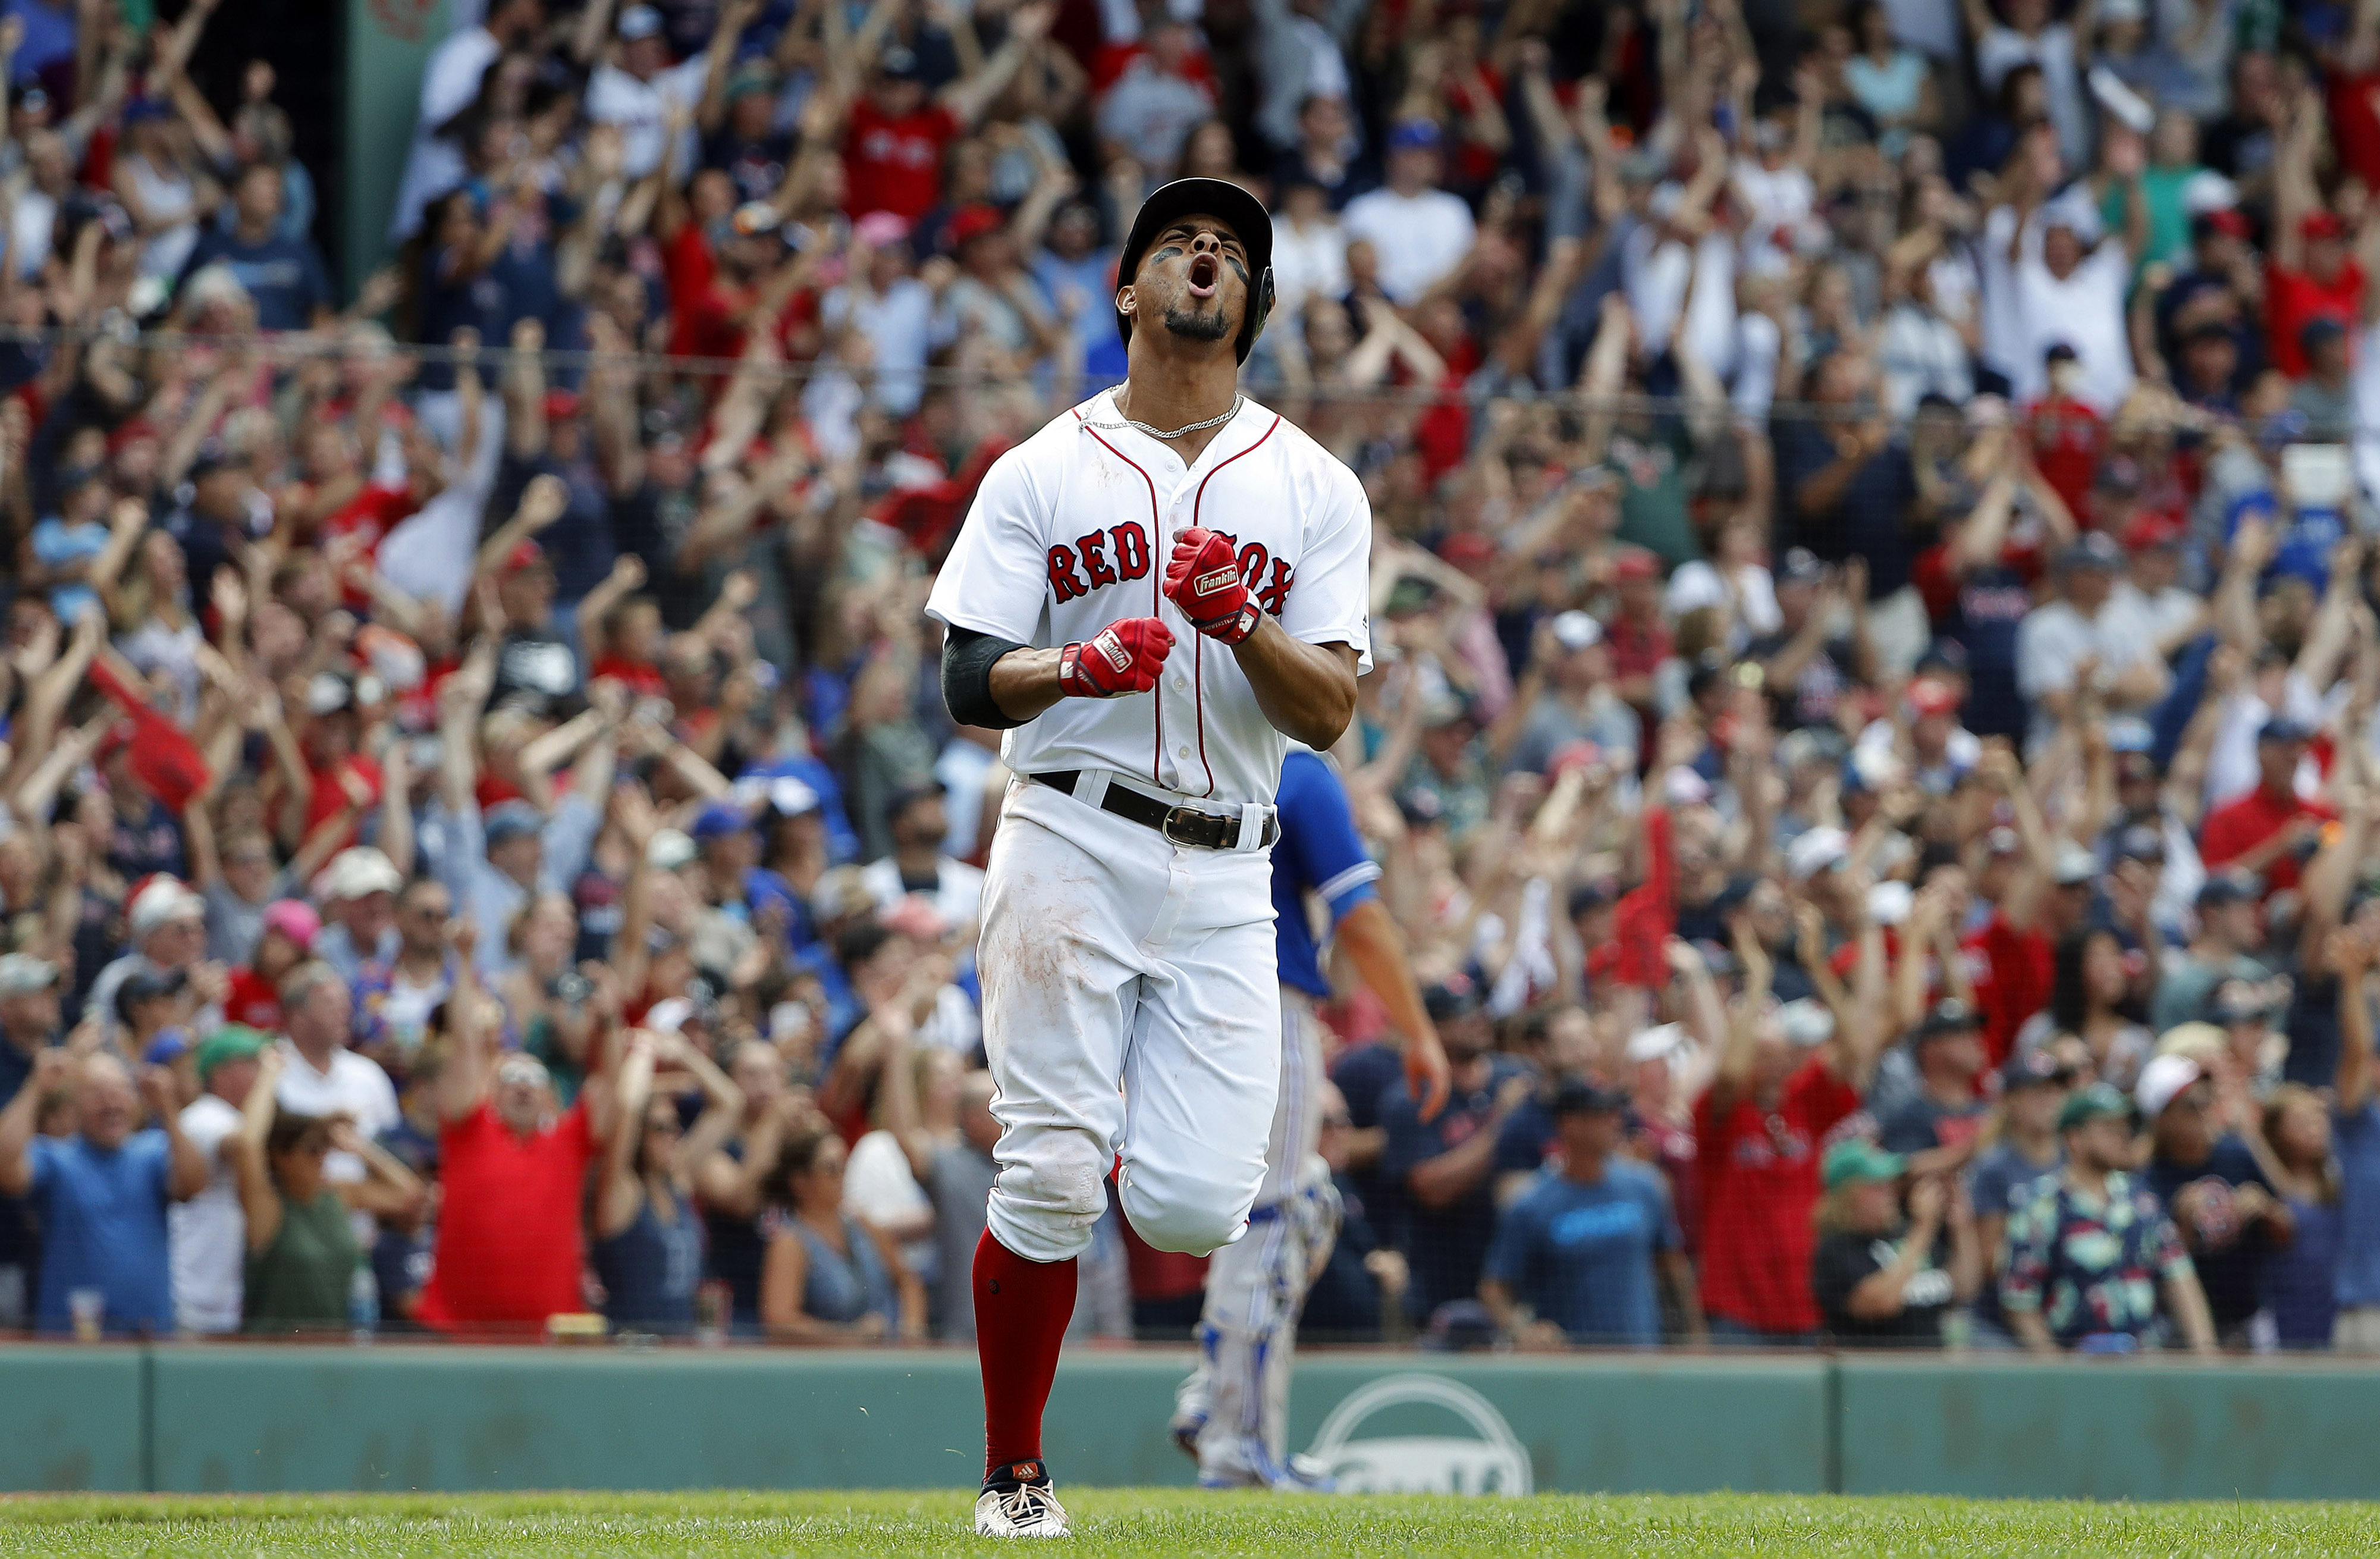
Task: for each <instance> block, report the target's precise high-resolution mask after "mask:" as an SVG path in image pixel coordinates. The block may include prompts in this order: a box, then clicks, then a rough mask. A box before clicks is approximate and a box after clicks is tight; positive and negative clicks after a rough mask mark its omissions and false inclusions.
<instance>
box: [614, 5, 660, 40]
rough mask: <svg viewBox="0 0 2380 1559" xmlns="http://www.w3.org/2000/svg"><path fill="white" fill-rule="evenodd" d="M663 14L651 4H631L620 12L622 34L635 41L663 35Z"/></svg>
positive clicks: (625, 37) (624, 37)
mask: <svg viewBox="0 0 2380 1559" xmlns="http://www.w3.org/2000/svg"><path fill="white" fill-rule="evenodd" d="M661 30H662V14H661V12H659V11H657V10H655V9H653V7H651V6H629V7H628V8H627V9H626V10H625V11H622V12H621V13H620V36H621V37H622V38H623V39H625V40H626V41H627V42H629V43H635V42H637V40H638V39H640V38H657V37H659V36H661Z"/></svg>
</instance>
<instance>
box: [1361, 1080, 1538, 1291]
mask: <svg viewBox="0 0 2380 1559" xmlns="http://www.w3.org/2000/svg"><path fill="white" fill-rule="evenodd" d="M1488 1063H1489V1066H1488V1080H1487V1082H1486V1083H1485V1084H1484V1085H1483V1086H1482V1087H1480V1088H1479V1089H1477V1090H1475V1091H1472V1092H1469V1093H1465V1092H1464V1091H1463V1090H1462V1088H1461V1086H1460V1085H1457V1087H1456V1089H1455V1091H1454V1095H1453V1097H1452V1098H1451V1099H1449V1100H1448V1101H1447V1104H1446V1108H1444V1109H1443V1110H1440V1111H1439V1113H1438V1115H1437V1118H1436V1119H1434V1120H1427V1121H1426V1120H1423V1119H1422V1118H1421V1106H1420V1105H1419V1104H1418V1103H1416V1102H1415V1100H1414V1096H1413V1090H1411V1089H1409V1088H1408V1087H1406V1085H1405V1081H1404V1079H1403V1078H1402V1077H1400V1078H1397V1079H1396V1080H1395V1081H1394V1082H1392V1083H1390V1085H1389V1087H1388V1088H1387V1090H1385V1091H1383V1092H1382V1093H1381V1095H1380V1124H1381V1126H1383V1127H1387V1129H1388V1143H1387V1145H1386V1147H1385V1148H1384V1149H1383V1150H1382V1151H1381V1154H1380V1188H1381V1190H1382V1192H1383V1193H1384V1195H1385V1198H1386V1200H1388V1202H1389V1203H1390V1206H1393V1207H1395V1208H1396V1209H1397V1211H1398V1212H1399V1213H1400V1214H1401V1215H1402V1218H1401V1224H1400V1226H1401V1228H1402V1231H1403V1236H1404V1237H1403V1242H1402V1243H1403V1246H1404V1250H1405V1259H1406V1261H1407V1262H1408V1263H1409V1264H1410V1265H1411V1266H1412V1268H1413V1287H1412V1288H1411V1289H1410V1290H1409V1291H1408V1303H1409V1304H1410V1305H1411V1306H1412V1307H1413V1314H1414V1317H1415V1320H1417V1321H1426V1320H1427V1318H1428V1317H1429V1315H1430V1313H1431V1312H1432V1311H1433V1310H1435V1309H1438V1307H1439V1306H1440V1305H1442V1304H1444V1303H1446V1302H1447V1301H1448V1300H1449V1299H1470V1298H1475V1297H1477V1295H1478V1292H1479V1268H1480V1263H1481V1262H1482V1261H1486V1260H1487V1257H1488V1239H1489V1238H1490V1237H1491V1236H1493V1235H1494V1233H1495V1229H1496V1175H1495V1173H1494V1169H1493V1166H1492V1163H1491V1166H1490V1168H1489V1170H1488V1173H1487V1174H1484V1175H1481V1176H1480V1177H1479V1183H1478V1184H1477V1185H1476V1186H1475V1187H1473V1188H1472V1189H1471V1190H1470V1192H1469V1193H1468V1194H1466V1195H1464V1196H1463V1197H1460V1198H1457V1199H1456V1200H1454V1201H1452V1202H1450V1203H1448V1204H1447V1205H1446V1206H1444V1207H1424V1206H1422V1205H1421V1203H1420V1202H1419V1201H1418V1200H1415V1197H1414V1195H1413V1190H1412V1186H1411V1182H1410V1177H1411V1175H1412V1174H1413V1172H1414V1168H1415V1165H1417V1164H1421V1163H1426V1162H1427V1161H1428V1160H1430V1159H1434V1158H1437V1157H1439V1155H1440V1154H1443V1153H1451V1152H1452V1151H1454V1150H1455V1149H1457V1148H1459V1147H1461V1146H1462V1145H1463V1143H1464V1142H1466V1141H1468V1140H1469V1139H1471V1137H1472V1136H1473V1135H1474V1134H1475V1133H1476V1132H1481V1131H1486V1130H1489V1129H1491V1127H1490V1124H1489V1123H1490V1121H1491V1119H1492V1118H1493V1117H1492V1111H1493V1108H1494V1105H1495V1100H1496V1090H1498V1089H1499V1088H1500V1087H1502V1086H1503V1084H1504V1081H1505V1079H1506V1078H1511V1077H1512V1076H1514V1075H1515V1074H1517V1073H1524V1072H1526V1071H1527V1070H1528V1068H1527V1067H1526V1066H1523V1065H1522V1064H1521V1063H1520V1062H1518V1061H1515V1060H1513V1059H1512V1057H1511V1056H1509V1055H1496V1054H1491V1055H1489V1056H1488ZM1343 1087H1344V1085H1343V1084H1342V1088H1343ZM1500 1127H1501V1123H1500V1122H1499V1123H1496V1127H1493V1128H1492V1129H1500ZM1391 1243H1397V1241H1396V1239H1395V1236H1391Z"/></svg>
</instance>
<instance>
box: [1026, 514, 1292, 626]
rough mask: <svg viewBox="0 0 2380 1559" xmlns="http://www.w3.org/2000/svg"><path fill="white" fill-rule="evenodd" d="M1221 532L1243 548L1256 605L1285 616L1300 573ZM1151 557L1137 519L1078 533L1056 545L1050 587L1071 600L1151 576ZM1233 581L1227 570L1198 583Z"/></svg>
mask: <svg viewBox="0 0 2380 1559" xmlns="http://www.w3.org/2000/svg"><path fill="white" fill-rule="evenodd" d="M1216 534H1217V535H1219V536H1221V537H1222V538H1223V539H1224V540H1225V541H1227V542H1231V543H1232V544H1233V546H1234V547H1238V548H1239V554H1240V582H1241V583H1243V584H1245V585H1246V586H1247V587H1248V590H1249V591H1250V592H1252V593H1253V594H1254V595H1255V596H1256V598H1257V605H1259V606H1261V607H1263V608H1264V609H1265V610H1266V611H1267V612H1269V613H1270V614H1271V615H1274V616H1276V617H1278V616H1280V615H1281V607H1282V606H1283V605H1284V604H1286V603H1287V602H1288V600H1289V591H1290V587H1291V586H1292V585H1293V584H1295V583H1296V582H1297V571H1296V570H1295V569H1294V568H1293V567H1292V566H1290V565H1289V564H1288V563H1287V562H1285V561H1284V560H1282V559H1281V558H1277V557H1275V556H1273V555H1272V554H1270V553H1269V552H1267V551H1266V550H1265V546H1264V543H1263V542H1249V543H1248V544H1247V545H1245V546H1244V547H1243V546H1240V544H1239V538H1238V537H1236V536H1234V535H1233V534H1232V533H1231V532H1230V531H1228V530H1219V531H1217V532H1216ZM1148 558H1149V554H1148V532H1147V531H1146V530H1142V529H1141V527H1140V525H1139V524H1138V523H1137V522H1136V521H1134V520H1129V519H1128V520H1125V521H1124V522H1123V524H1122V525H1118V526H1115V527H1113V528H1112V529H1111V530H1094V531H1092V532H1091V533H1090V534H1089V535H1087V536H1078V537H1076V538H1075V544H1074V545H1073V546H1071V547H1069V546H1055V547H1051V548H1050V591H1051V592H1052V593H1053V594H1054V595H1055V596H1056V597H1057V599H1058V600H1059V601H1061V602H1066V601H1072V600H1074V599H1075V597H1076V596H1078V595H1088V594H1090V593H1091V591H1095V590H1103V589H1105V588H1106V587H1107V586H1109V585H1120V584H1123V583H1124V582H1125V581H1126V580H1129V579H1147V577H1148ZM1230 579H1231V576H1230V575H1228V574H1221V573H1217V574H1215V575H1213V576H1211V577H1209V578H1202V579H1199V580H1198V581H1197V586H1198V589H1199V590H1201V591H1207V590H1211V589H1213V588H1215V586H1216V585H1219V584H1226V583H1229V582H1230Z"/></svg>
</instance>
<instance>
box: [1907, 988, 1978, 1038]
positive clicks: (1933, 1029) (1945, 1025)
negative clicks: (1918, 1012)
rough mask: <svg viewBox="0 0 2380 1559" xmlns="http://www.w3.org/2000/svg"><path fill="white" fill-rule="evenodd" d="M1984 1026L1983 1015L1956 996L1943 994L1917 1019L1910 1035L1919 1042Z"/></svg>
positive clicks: (1970, 1031)
mask: <svg viewBox="0 0 2380 1559" xmlns="http://www.w3.org/2000/svg"><path fill="white" fill-rule="evenodd" d="M1983 1026H1984V1018H1983V1015H1982V1014H1981V1013H1979V1012H1977V1011H1976V1010H1975V1009H1974V1008H1973V1006H1970V1005H1968V1004H1967V1003H1965V1002H1962V1001H1961V1000H1960V999H1959V998H1958V997H1956V996H1945V997H1943V998H1942V999H1941V1000H1940V1001H1938V1002H1936V1003H1935V1004H1934V1006H1933V1009H1932V1010H1931V1011H1929V1012H1928V1013H1926V1015H1925V1017H1923V1018H1921V1019H1919V1020H1918V1024H1917V1032H1916V1033H1915V1034H1913V1036H1911V1037H1912V1038H1913V1040H1915V1041H1916V1042H1917V1043H1919V1044H1924V1043H1925V1041H1928V1040H1938V1039H1941V1038H1943V1037H1944V1036H1946V1035H1949V1034H1968V1033H1973V1031H1974V1030H1976V1029H1981V1028H1982V1027H1983Z"/></svg>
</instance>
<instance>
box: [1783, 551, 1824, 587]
mask: <svg viewBox="0 0 2380 1559" xmlns="http://www.w3.org/2000/svg"><path fill="white" fill-rule="evenodd" d="M1826 576H1827V566H1826V565H1825V564H1823V563H1821V562H1819V561H1818V554H1816V553H1814V552H1812V551H1811V550H1810V549H1809V548H1807V547H1792V548H1789V549H1788V550H1787V552H1786V554H1785V561H1784V563H1783V564H1782V565H1781V566H1779V568H1778V570H1777V582H1778V583H1779V584H1780V585H1815V584H1816V583H1817V582H1818V581H1819V580H1820V579H1825V578H1826Z"/></svg>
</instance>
